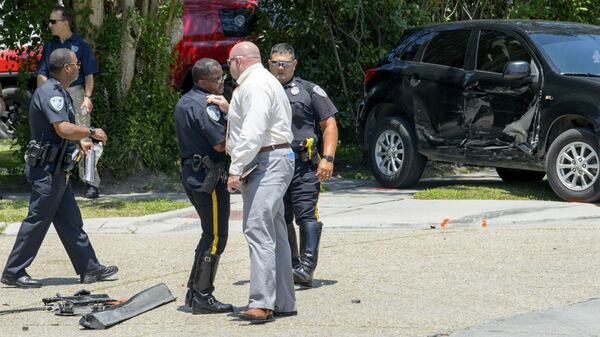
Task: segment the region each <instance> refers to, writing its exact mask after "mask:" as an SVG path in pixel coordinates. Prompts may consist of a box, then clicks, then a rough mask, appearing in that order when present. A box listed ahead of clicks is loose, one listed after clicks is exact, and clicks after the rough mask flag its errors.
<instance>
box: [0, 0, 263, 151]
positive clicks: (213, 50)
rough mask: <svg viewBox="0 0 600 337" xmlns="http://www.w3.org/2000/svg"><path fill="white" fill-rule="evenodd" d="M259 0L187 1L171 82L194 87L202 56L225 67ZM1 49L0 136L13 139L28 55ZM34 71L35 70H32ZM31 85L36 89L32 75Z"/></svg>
mask: <svg viewBox="0 0 600 337" xmlns="http://www.w3.org/2000/svg"><path fill="white" fill-rule="evenodd" d="M257 5H258V0H184V1H183V15H182V17H181V28H180V35H181V39H180V40H179V41H177V43H176V45H175V48H174V52H175V53H176V55H177V59H176V62H175V66H174V67H173V68H172V72H171V76H170V77H171V81H172V84H173V86H174V87H175V88H177V89H179V90H181V91H182V92H187V91H188V90H189V89H191V88H192V86H193V81H192V76H191V71H190V70H191V68H192V66H193V65H194V63H195V62H196V61H197V60H198V59H200V58H203V57H210V58H213V59H215V60H217V61H218V62H219V63H221V64H222V65H223V67H224V68H226V67H227V66H226V63H227V62H226V61H227V56H228V53H229V49H231V47H233V45H234V44H236V43H237V42H239V41H241V40H244V39H245V38H246V37H248V36H249V35H250V33H251V32H252V30H253V28H254V23H255V22H256V15H255V11H256V8H257ZM16 55H17V53H16V52H15V51H11V50H0V83H2V87H3V92H2V94H3V95H4V97H5V101H6V103H7V105H8V107H9V109H7V111H5V112H0V139H1V138H10V137H12V136H13V134H14V126H15V124H16V122H17V120H18V111H20V109H21V108H23V107H24V108H26V107H27V103H28V102H27V101H28V97H29V96H30V95H29V93H25V94H24V95H18V90H17V75H18V74H17V71H18V70H19V65H20V64H21V63H23V62H24V61H25V60H26V58H27V55H20V56H19V57H18V58H15V56H16ZM32 74H33V69H32ZM30 84H31V85H30V88H31V90H33V89H34V88H35V78H34V77H33V76H32V78H31V83H30Z"/></svg>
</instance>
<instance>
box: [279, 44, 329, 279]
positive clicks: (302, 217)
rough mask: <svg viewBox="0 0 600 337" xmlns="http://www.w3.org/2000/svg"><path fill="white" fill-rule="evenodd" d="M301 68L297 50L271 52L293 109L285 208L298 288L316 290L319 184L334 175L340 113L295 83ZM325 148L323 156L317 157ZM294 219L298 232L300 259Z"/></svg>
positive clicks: (284, 47)
mask: <svg viewBox="0 0 600 337" xmlns="http://www.w3.org/2000/svg"><path fill="white" fill-rule="evenodd" d="M297 63H298V61H297V60H296V58H295V55H294V49H293V48H292V46H290V45H289V44H286V43H280V44H276V45H274V46H273V47H272V48H271V58H270V60H269V69H270V71H271V73H272V74H273V75H275V77H276V78H277V79H278V80H279V82H281V84H282V85H283V87H284V89H285V93H286V94H287V96H288V99H289V100H290V104H291V106H292V132H293V133H294V141H293V143H292V148H293V150H294V152H295V153H296V167H295V170H294V177H293V178H292V182H291V184H290V186H289V187H288V190H287V193H286V195H285V197H284V204H285V217H286V223H287V225H288V239H289V242H290V247H291V249H292V265H293V267H294V269H293V272H294V282H295V283H296V284H298V285H301V286H304V287H312V280H313V273H314V271H315V268H316V267H317V260H318V257H319V241H320V239H321V230H322V228H323V223H322V222H320V221H319V213H318V209H317V201H318V200H319V192H320V190H321V182H322V181H324V180H327V179H330V178H331V175H332V174H333V160H334V157H335V148H336V145H337V141H338V129H337V124H336V121H335V115H336V113H337V109H336V107H335V106H334V105H333V103H332V102H331V100H330V99H329V97H327V94H326V93H325V91H324V90H323V89H321V87H319V86H318V85H316V84H314V83H312V82H309V81H305V80H302V79H300V78H299V77H294V71H295V69H296V65H297ZM321 136H322V137H321ZM320 139H322V144H320V141H319V140H320ZM321 148H322V156H321V155H320V154H319V149H321ZM294 218H295V220H296V224H297V225H298V227H299V232H300V252H299V253H298V243H297V238H296V231H295V230H294V226H293V220H294Z"/></svg>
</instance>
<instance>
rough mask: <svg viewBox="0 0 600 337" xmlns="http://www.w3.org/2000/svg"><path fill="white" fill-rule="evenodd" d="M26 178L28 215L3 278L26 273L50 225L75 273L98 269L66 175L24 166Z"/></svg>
mask: <svg viewBox="0 0 600 337" xmlns="http://www.w3.org/2000/svg"><path fill="white" fill-rule="evenodd" d="M58 170H60V169H58ZM25 177H26V178H27V180H28V181H29V182H30V183H31V197H30V200H29V212H28V214H27V217H26V218H25V220H23V223H21V227H20V228H19V233H18V234H17V238H16V240H15V245H14V247H13V249H12V251H11V252H10V255H9V256H8V261H7V262H6V266H5V267H4V272H3V275H4V276H8V277H11V278H15V279H16V278H19V277H21V276H24V275H25V274H26V271H25V269H26V268H27V267H28V266H29V265H31V263H32V262H33V260H34V258H35V256H36V255H37V253H38V250H39V249H40V246H41V245H42V241H43V240H44V237H45V236H46V233H47V232H48V228H49V227H50V223H51V222H52V223H53V224H54V228H55V229H56V232H57V234H58V237H59V238H60V241H61V242H62V244H63V246H64V247H65V250H66V251H67V255H68V256H69V259H70V260H71V263H72V264H73V267H74V269H75V272H76V273H77V274H83V273H85V272H87V271H89V270H93V269H95V268H97V267H99V263H98V259H97V258H96V253H95V252H94V249H93V248H92V244H91V243H90V240H89V238H88V235H87V233H86V232H85V231H84V230H83V220H82V219H81V212H80V211H79V206H77V203H76V202H75V195H74V193H73V189H72V188H71V183H70V182H67V181H66V179H65V173H64V172H62V170H61V171H60V172H57V174H55V175H51V174H49V173H47V172H46V171H44V169H42V168H40V167H33V168H32V167H30V166H29V165H26V167H25Z"/></svg>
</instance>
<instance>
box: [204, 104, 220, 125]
mask: <svg viewBox="0 0 600 337" xmlns="http://www.w3.org/2000/svg"><path fill="white" fill-rule="evenodd" d="M206 113H207V114H208V117H210V119H212V120H213V121H214V122H215V123H218V122H219V120H220V119H221V110H219V107H218V106H216V105H207V106H206Z"/></svg>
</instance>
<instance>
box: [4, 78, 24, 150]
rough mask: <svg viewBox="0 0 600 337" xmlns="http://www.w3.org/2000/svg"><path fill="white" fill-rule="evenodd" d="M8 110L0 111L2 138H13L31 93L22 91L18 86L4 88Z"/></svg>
mask: <svg viewBox="0 0 600 337" xmlns="http://www.w3.org/2000/svg"><path fill="white" fill-rule="evenodd" d="M2 95H3V96H4V103H6V108H7V109H6V110H5V111H2V112H0V139H4V138H13V137H14V136H15V132H16V128H17V125H18V123H19V114H20V113H23V111H25V109H27V107H28V104H29V99H30V98H31V94H30V93H29V92H26V93H25V94H23V93H21V92H20V90H19V88H17V87H7V88H4V89H3V90H2Z"/></svg>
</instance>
